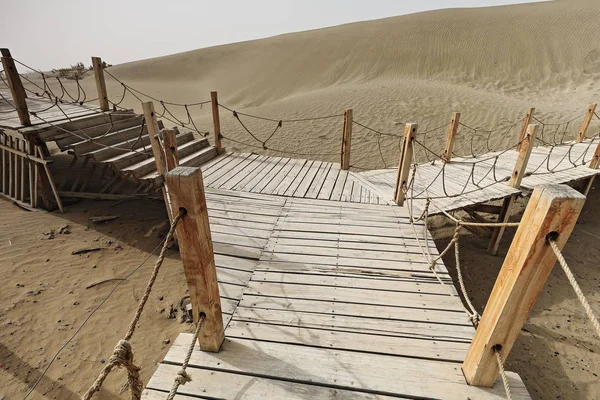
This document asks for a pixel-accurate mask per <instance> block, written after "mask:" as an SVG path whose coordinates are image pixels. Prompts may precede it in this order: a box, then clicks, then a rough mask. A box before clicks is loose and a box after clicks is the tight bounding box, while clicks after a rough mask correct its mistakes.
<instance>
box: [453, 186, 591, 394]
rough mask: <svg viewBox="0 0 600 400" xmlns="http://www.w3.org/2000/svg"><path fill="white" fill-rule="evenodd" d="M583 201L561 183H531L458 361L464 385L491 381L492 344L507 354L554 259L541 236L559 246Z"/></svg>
mask: <svg viewBox="0 0 600 400" xmlns="http://www.w3.org/2000/svg"><path fill="white" fill-rule="evenodd" d="M584 201H585V196H583V195H582V194H581V193H579V192H577V191H576V190H575V189H572V188H570V187H568V186H566V185H541V186H538V187H536V188H535V189H534V191H533V194H532V196H531V200H529V205H528V206H527V209H526V210H525V214H524V215H523V218H522V219H521V224H520V225H519V228H518V229H517V233H516V234H515V238H514V239H513V242H512V244H511V246H510V249H509V250H508V254H507V255H506V259H505V260H504V264H503V265H502V269H501V270H500V273H499V275H498V278H497V279H496V283H495V285H494V289H493V290H492V293H491V295H490V298H489V300H488V302H487V305H486V307H485V311H484V313H483V316H482V318H481V321H480V322H479V326H478V327H477V330H476V331H475V337H474V338H473V341H472V342H471V347H470V348H469V351H468V352H467V356H466V358H465V361H464V363H463V365H462V370H463V373H464V375H465V378H466V380H467V382H468V383H469V384H470V385H475V386H492V385H493V384H494V382H495V381H496V378H497V376H498V364H497V361H496V356H495V353H494V351H495V350H494V349H499V351H500V354H501V356H502V358H503V359H506V358H507V357H508V354H509V353H510V350H511V348H512V346H513V344H514V343H515V341H516V340H517V337H518V336H519V333H520V332H521V328H522V327H523V324H524V323H525V321H526V320H527V317H528V315H529V313H530V312H531V309H532V308H533V305H534V304H535V301H536V299H537V298H538V295H539V294H540V292H541V290H542V288H543V287H544V284H545V283H546V279H547V278H548V275H549V274H550V272H551V271H552V267H553V266H554V264H555V263H556V256H555V254H554V252H553V251H552V249H551V248H550V245H549V244H548V242H547V238H548V237H549V235H551V237H553V238H554V239H556V240H557V242H558V243H557V244H558V246H559V247H560V248H561V249H562V248H563V247H564V245H565V243H566V242H567V240H568V239H569V235H570V234H571V231H572V230H573V227H574V226H575V222H576V221H577V217H578V216H579V213H580V211H581V208H582V207H583V203H584Z"/></svg>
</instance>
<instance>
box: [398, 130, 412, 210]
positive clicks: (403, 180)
mask: <svg viewBox="0 0 600 400" xmlns="http://www.w3.org/2000/svg"><path fill="white" fill-rule="evenodd" d="M416 134H417V124H406V125H404V144H403V146H402V153H401V154H400V161H399V163H398V175H396V193H395V195H394V201H395V202H396V204H398V205H399V206H401V205H403V204H404V199H405V197H406V196H405V194H404V191H403V190H402V189H403V187H404V186H405V185H407V184H408V175H409V174H410V165H411V163H412V158H413V151H414V148H413V140H414V139H415V136H416Z"/></svg>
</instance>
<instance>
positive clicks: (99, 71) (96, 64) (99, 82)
mask: <svg viewBox="0 0 600 400" xmlns="http://www.w3.org/2000/svg"><path fill="white" fill-rule="evenodd" d="M92 68H93V69H94V77H95V78H96V90H97V91H98V102H99V103H100V109H101V110H102V111H108V110H109V106H108V93H107V91H106V82H105V81H104V68H103V67H102V59H101V58H100V57H92Z"/></svg>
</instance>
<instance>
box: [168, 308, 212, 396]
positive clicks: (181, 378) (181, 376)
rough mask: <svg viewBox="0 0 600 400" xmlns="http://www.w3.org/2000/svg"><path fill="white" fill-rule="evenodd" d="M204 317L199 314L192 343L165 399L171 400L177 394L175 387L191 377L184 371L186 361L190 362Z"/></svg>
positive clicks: (188, 380)
mask: <svg viewBox="0 0 600 400" xmlns="http://www.w3.org/2000/svg"><path fill="white" fill-rule="evenodd" d="M205 319H206V315H205V314H204V313H203V314H200V319H199V320H198V324H197V325H196V330H195V331H194V337H193V338H192V343H191V344H190V347H189V349H188V352H187V354H186V356H185V360H183V364H182V365H181V369H180V370H179V371H177V376H176V377H175V381H174V382H173V386H172V387H171V391H170V392H169V395H168V396H167V399H166V400H173V398H174V397H175V394H177V389H179V385H185V384H186V383H188V382H190V381H191V380H192V378H191V377H190V376H189V375H188V373H187V372H186V371H185V370H186V369H187V366H188V363H189V362H190V358H191V357H192V353H193V352H194V346H195V345H196V341H197V340H198V335H199V334H200V329H201V328H202V323H203V322H204V320H205Z"/></svg>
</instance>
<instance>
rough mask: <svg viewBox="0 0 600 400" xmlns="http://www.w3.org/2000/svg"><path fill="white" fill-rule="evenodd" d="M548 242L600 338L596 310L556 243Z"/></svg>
mask: <svg viewBox="0 0 600 400" xmlns="http://www.w3.org/2000/svg"><path fill="white" fill-rule="evenodd" d="M548 242H549V243H550V247H551V248H552V250H554V254H556V258H557V259H558V263H559V264H560V266H561V267H562V269H563V271H565V275H567V279H568V280H569V283H570V284H571V286H573V290H574V291H575V294H576V295H577V298H578V299H579V302H580V303H581V305H582V306H583V309H584V310H585V313H586V314H587V317H588V318H589V319H590V322H591V323H592V325H593V326H594V329H596V334H597V335H598V337H600V323H599V322H598V318H597V317H596V316H595V315H594V310H592V307H591V306H590V303H588V301H587V299H586V298H585V295H584V294H583V292H582V291H581V288H580V287H579V284H578V283H577V281H576V280H575V276H574V275H573V272H572V271H571V269H570V268H569V265H568V264H567V261H566V260H565V257H564V256H563V255H562V252H561V251H560V249H559V248H558V245H557V244H556V241H554V240H552V239H550V240H548Z"/></svg>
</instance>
